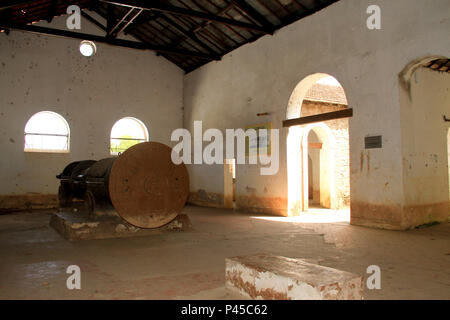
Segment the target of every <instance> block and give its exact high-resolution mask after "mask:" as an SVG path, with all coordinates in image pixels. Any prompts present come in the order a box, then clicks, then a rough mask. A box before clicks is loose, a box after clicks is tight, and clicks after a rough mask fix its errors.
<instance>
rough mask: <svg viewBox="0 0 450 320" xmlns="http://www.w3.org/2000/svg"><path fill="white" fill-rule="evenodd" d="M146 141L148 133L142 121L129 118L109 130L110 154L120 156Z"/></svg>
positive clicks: (121, 120)
mask: <svg viewBox="0 0 450 320" xmlns="http://www.w3.org/2000/svg"><path fill="white" fill-rule="evenodd" d="M146 141H148V131H147V128H146V127H145V124H144V123H143V122H142V121H140V120H138V119H136V118H131V117H126V118H122V119H120V120H119V121H117V122H116V123H115V124H114V126H113V127H112V130H111V154H113V155H116V154H120V153H122V152H124V151H125V150H127V149H128V148H129V147H131V146H134V145H135V144H138V143H141V142H146Z"/></svg>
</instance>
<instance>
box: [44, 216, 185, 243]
mask: <svg viewBox="0 0 450 320" xmlns="http://www.w3.org/2000/svg"><path fill="white" fill-rule="evenodd" d="M50 226H51V227H53V229H55V230H56V231H57V232H58V233H60V234H61V235H62V236H63V237H64V238H66V239H67V240H69V241H76V240H93V239H110V238H124V237H140V236H148V235H154V234H161V233H164V232H178V231H186V230H189V229H190V228H191V222H190V220H189V217H188V216H187V215H185V214H179V215H178V216H177V217H176V218H175V219H174V220H173V221H171V222H170V223H168V224H166V225H164V226H162V227H159V228H155V229H142V228H138V227H135V226H133V225H131V224H129V223H127V222H126V221H125V220H123V219H121V218H119V217H111V216H108V217H96V216H89V215H88V214H86V213H84V212H80V211H78V212H73V211H71V210H70V209H66V210H64V211H62V212H58V213H55V214H54V215H53V216H52V218H51V219H50Z"/></svg>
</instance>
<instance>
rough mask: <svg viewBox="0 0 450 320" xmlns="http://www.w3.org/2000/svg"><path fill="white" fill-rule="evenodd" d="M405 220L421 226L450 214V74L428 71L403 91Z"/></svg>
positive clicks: (415, 76)
mask: <svg viewBox="0 0 450 320" xmlns="http://www.w3.org/2000/svg"><path fill="white" fill-rule="evenodd" d="M400 101H401V110H402V114H403V116H402V130H403V183H404V192H405V204H404V205H405V207H406V209H407V210H406V212H405V218H406V219H408V220H409V221H411V222H410V224H415V225H420V224H425V223H430V222H434V221H436V220H438V221H443V220H446V219H447V217H448V216H449V215H450V211H449V189H448V186H449V176H448V149H447V145H448V140H447V135H448V131H449V128H450V123H449V122H445V121H444V119H443V115H446V116H447V117H448V116H449V114H450V74H448V73H444V72H436V71H432V70H430V69H427V68H419V69H417V70H416V71H415V72H414V73H413V75H412V77H411V88H410V91H409V92H407V91H406V90H401V100H400Z"/></svg>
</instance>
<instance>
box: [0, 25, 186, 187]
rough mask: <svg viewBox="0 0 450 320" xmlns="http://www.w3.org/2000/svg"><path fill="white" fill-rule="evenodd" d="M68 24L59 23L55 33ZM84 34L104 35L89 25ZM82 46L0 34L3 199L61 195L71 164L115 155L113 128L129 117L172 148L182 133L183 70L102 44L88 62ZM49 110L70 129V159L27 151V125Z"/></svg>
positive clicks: (145, 53)
mask: <svg viewBox="0 0 450 320" xmlns="http://www.w3.org/2000/svg"><path fill="white" fill-rule="evenodd" d="M41 25H44V26H47V23H46V22H43V23H41ZM64 25H65V18H64V17H60V18H57V19H55V21H54V22H53V23H52V25H50V27H60V28H61V27H64ZM81 32H93V33H98V34H103V33H102V32H99V31H98V29H97V27H95V26H92V25H91V24H90V23H89V22H88V21H84V20H83V21H82V30H81ZM79 43H80V41H79V40H72V39H65V38H56V37H50V36H48V37H47V36H38V35H35V34H30V33H22V32H18V31H12V32H11V34H10V35H9V36H6V35H5V34H0V144H1V150H2V156H1V157H0V181H1V183H0V195H12V194H26V193H43V194H54V193H56V192H57V186H58V181H57V179H56V178H55V175H56V174H58V173H60V172H61V170H62V169H63V168H64V167H65V165H67V164H68V163H69V162H71V161H76V160H82V159H101V158H104V157H109V156H110V155H109V138H110V130H111V128H112V126H113V124H114V123H115V122H116V121H117V120H119V119H120V118H122V117H125V116H132V117H136V118H138V119H140V120H142V121H143V122H144V123H145V125H146V126H147V128H148V130H149V137H150V140H151V141H159V142H163V143H166V144H170V145H172V143H171V142H170V134H171V132H172V130H174V129H175V128H180V127H182V94H183V88H182V86H183V83H182V78H183V72H182V70H180V69H179V68H177V67H176V66H175V65H174V64H172V63H170V62H169V61H167V60H165V59H164V58H162V57H157V56H156V55H155V53H153V52H150V51H139V50H133V49H127V48H118V47H112V46H108V45H106V44H100V43H98V44H97V54H96V55H95V56H94V57H91V58H85V57H83V56H82V55H81V54H80V53H79V51H78V46H79ZM43 110H50V111H54V112H57V113H59V114H60V115H62V116H63V117H64V118H65V119H66V120H67V122H68V123H69V125H70V130H71V141H70V145H71V147H70V153H69V154H46V153H25V152H24V151H23V147H24V146H23V140H24V137H23V133H24V128H25V124H26V122H27V120H28V119H29V117H31V116H32V115H33V114H34V113H36V112H39V111H43Z"/></svg>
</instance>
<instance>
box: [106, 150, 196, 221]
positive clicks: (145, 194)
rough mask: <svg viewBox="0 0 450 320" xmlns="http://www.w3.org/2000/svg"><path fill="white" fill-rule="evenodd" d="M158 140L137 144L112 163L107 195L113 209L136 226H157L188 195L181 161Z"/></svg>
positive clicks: (172, 216) (173, 214)
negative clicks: (173, 158)
mask: <svg viewBox="0 0 450 320" xmlns="http://www.w3.org/2000/svg"><path fill="white" fill-rule="evenodd" d="M171 153H172V149H171V148H170V147H168V146H166V145H164V144H162V143H158V142H145V143H140V144H137V145H135V146H133V147H131V148H130V149H128V150H127V151H125V152H124V153H123V154H122V155H120V156H119V157H118V158H117V159H116V160H115V161H114V164H113V165H112V169H111V172H110V177H109V196H110V199H111V202H112V204H113V206H114V208H115V209H116V211H117V213H118V214H119V215H120V216H121V217H122V218H123V219H124V220H126V221H127V222H129V223H130V224H132V225H134V226H136V227H140V228H157V227H161V226H163V225H165V224H167V223H169V222H170V221H172V220H173V219H175V218H176V216H177V215H178V214H179V213H180V211H181V210H182V209H183V207H184V205H185V203H186V201H187V197H188V195H189V175H188V172H187V169H186V166H185V165H184V164H180V165H175V164H174V163H173V162H172V159H171Z"/></svg>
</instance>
